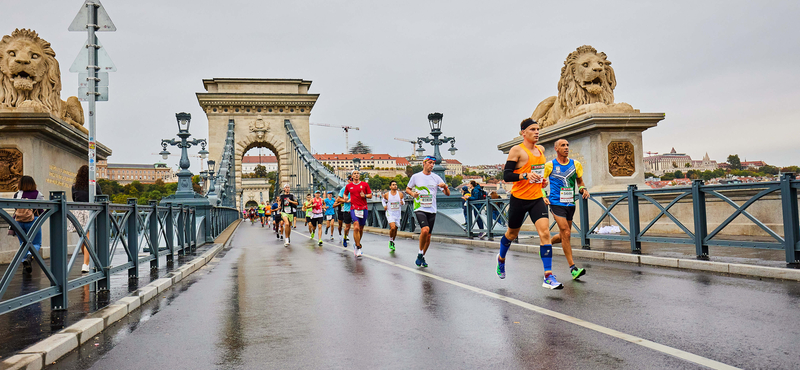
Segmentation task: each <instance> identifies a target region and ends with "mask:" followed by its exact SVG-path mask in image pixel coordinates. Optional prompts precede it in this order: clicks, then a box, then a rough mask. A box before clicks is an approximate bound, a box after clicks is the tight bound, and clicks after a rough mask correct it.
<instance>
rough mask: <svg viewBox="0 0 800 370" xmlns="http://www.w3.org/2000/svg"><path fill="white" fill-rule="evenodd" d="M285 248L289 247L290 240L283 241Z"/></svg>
mask: <svg viewBox="0 0 800 370" xmlns="http://www.w3.org/2000/svg"><path fill="white" fill-rule="evenodd" d="M283 246H284V247H288V246H289V239H286V240H284V241H283Z"/></svg>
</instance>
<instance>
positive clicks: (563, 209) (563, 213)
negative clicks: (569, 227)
mask: <svg viewBox="0 0 800 370" xmlns="http://www.w3.org/2000/svg"><path fill="white" fill-rule="evenodd" d="M575 208H576V207H575V206H557V205H555V204H551V205H550V212H552V213H553V214H554V215H556V216H558V217H563V218H566V219H567V221H572V216H574V215H575Z"/></svg>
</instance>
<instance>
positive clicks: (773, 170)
mask: <svg viewBox="0 0 800 370" xmlns="http://www.w3.org/2000/svg"><path fill="white" fill-rule="evenodd" d="M758 172H761V173H763V174H765V175H777V174H778V167H775V166H770V165H766V166H762V167H759V168H758Z"/></svg>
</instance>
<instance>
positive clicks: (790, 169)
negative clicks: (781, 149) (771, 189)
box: [781, 166, 800, 174]
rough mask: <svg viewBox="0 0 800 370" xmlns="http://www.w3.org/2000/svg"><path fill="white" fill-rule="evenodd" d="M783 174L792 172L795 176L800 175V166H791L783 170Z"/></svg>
mask: <svg viewBox="0 0 800 370" xmlns="http://www.w3.org/2000/svg"><path fill="white" fill-rule="evenodd" d="M781 172H792V173H794V174H800V167H798V166H789V167H784V168H781Z"/></svg>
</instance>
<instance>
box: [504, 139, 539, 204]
mask: <svg viewBox="0 0 800 370" xmlns="http://www.w3.org/2000/svg"><path fill="white" fill-rule="evenodd" d="M519 146H520V147H522V149H524V150H525V152H526V153H528V163H526V164H525V165H524V166H522V167H520V168H517V169H515V170H514V173H527V172H537V173H539V175H541V176H542V177H544V164H545V162H547V159H545V157H544V152H543V151H542V150H541V149H539V146H538V145H537V146H536V150H537V151H539V156H538V157H535V156H534V155H533V153H532V152H531V151H530V150H528V148H527V147H525V144H519ZM511 195H512V196H513V197H514V198H517V199H524V200H533V199H539V198H541V197H542V183H531V182H530V180H520V181H517V182H515V183H514V187H512V188H511Z"/></svg>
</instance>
